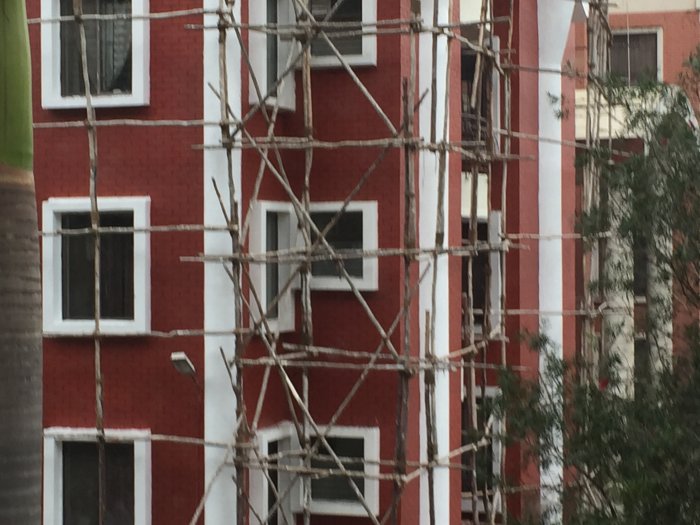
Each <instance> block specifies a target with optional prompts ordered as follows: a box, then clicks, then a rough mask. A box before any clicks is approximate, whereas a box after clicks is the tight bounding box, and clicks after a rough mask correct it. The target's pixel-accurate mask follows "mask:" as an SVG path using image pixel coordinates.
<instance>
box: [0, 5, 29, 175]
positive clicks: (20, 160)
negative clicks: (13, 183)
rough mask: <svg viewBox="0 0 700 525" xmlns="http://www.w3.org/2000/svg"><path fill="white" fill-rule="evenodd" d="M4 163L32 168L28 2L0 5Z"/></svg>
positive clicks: (0, 117) (1, 159) (0, 147)
mask: <svg viewBox="0 0 700 525" xmlns="http://www.w3.org/2000/svg"><path fill="white" fill-rule="evenodd" d="M0 164H6V165H9V166H13V167H16V168H22V169H26V170H31V169H32V164H33V143H32V91H31V61H30V57H29V32H28V30H27V13H26V7H25V3H24V0H2V1H1V2H0Z"/></svg>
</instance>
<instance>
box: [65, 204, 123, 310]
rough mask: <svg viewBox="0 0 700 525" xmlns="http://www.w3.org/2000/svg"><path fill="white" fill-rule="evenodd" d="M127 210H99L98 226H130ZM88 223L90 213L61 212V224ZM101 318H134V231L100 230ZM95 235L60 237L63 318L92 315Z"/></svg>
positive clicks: (84, 225) (67, 227)
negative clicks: (107, 231) (100, 211)
mask: <svg viewBox="0 0 700 525" xmlns="http://www.w3.org/2000/svg"><path fill="white" fill-rule="evenodd" d="M133 225H134V214H133V212H130V211H120V212H102V213H100V226H101V227H122V228H131V227H133ZM89 227H90V214H89V213H86V212H85V213H83V212H81V213H64V214H63V215H62V216H61V228H62V229H64V230H79V229H84V228H89ZM100 241H101V242H100V314H101V315H100V318H102V319H133V318H134V235H133V233H103V234H101V236H100ZM94 261H95V247H94V237H93V235H92V234H90V233H85V234H78V235H64V236H63V237H62V238H61V289H62V301H63V319H93V318H94V317H95V312H94V305H95V303H94V297H95V277H94V267H95V266H94V265H95V263H94Z"/></svg>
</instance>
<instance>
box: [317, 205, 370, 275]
mask: <svg viewBox="0 0 700 525" xmlns="http://www.w3.org/2000/svg"><path fill="white" fill-rule="evenodd" d="M335 215H336V212H334V211H329V212H325V211H324V212H312V213H311V220H312V221H314V224H315V225H316V227H317V228H318V229H319V231H323V229H324V228H325V227H326V226H327V225H328V224H329V223H330V222H331V220H333V217H335ZM314 239H315V236H314ZM326 241H328V244H330V245H331V247H333V249H334V250H336V251H347V250H361V249H362V241H363V238H362V212H361V211H351V212H348V211H346V212H345V213H343V215H341V217H340V219H338V222H336V223H335V225H334V226H333V228H331V230H330V231H329V232H328V233H327V234H326ZM320 249H321V250H322V249H323V247H320ZM341 263H342V264H344V265H345V270H346V271H347V272H348V274H349V275H350V276H351V277H362V258H361V257H358V258H352V259H342V260H341ZM311 273H312V274H313V275H315V276H317V277H318V276H330V277H338V276H340V272H339V271H338V267H337V263H336V262H335V261H314V262H313V263H312V264H311Z"/></svg>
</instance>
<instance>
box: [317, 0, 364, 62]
mask: <svg viewBox="0 0 700 525" xmlns="http://www.w3.org/2000/svg"><path fill="white" fill-rule="evenodd" d="M337 3H338V0H311V13H312V14H313V15H314V18H315V19H316V20H317V21H319V22H321V21H323V20H325V19H326V16H327V15H328V13H329V12H330V11H331V9H332V8H333V6H335V4H337ZM327 22H358V24H357V25H350V26H345V27H343V28H339V29H337V31H335V32H343V33H347V32H358V31H361V30H362V25H361V23H362V0H345V1H344V2H343V3H342V4H341V6H340V7H339V8H338V9H337V11H335V13H334V14H333V16H332V17H331V18H330V19H329V20H327ZM333 32H334V31H333V30H331V29H328V30H327V31H326V34H327V35H328V37H329V38H330V40H331V42H333V45H334V46H335V47H337V48H338V51H340V53H341V54H342V55H361V54H362V35H361V34H356V35H346V36H333ZM311 53H312V54H313V55H315V56H334V55H335V54H334V53H333V51H332V50H331V48H330V46H329V45H328V43H327V42H326V41H325V40H324V39H323V37H318V38H315V39H314V40H313V41H312V42H311Z"/></svg>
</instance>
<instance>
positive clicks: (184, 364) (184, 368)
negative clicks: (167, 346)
mask: <svg viewBox="0 0 700 525" xmlns="http://www.w3.org/2000/svg"><path fill="white" fill-rule="evenodd" d="M170 362H171V363H172V364H173V366H174V367H175V370H177V371H178V372H179V373H180V374H182V375H183V376H190V377H193V378H194V377H195V374H196V373H197V371H196V370H195V368H194V365H193V364H192V361H190V358H189V357H187V354H186V353H185V352H173V353H172V354H170Z"/></svg>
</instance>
